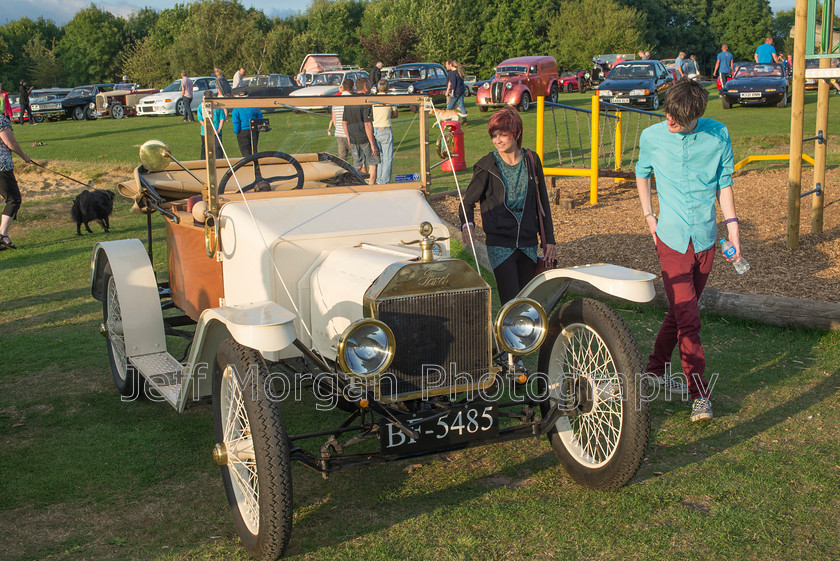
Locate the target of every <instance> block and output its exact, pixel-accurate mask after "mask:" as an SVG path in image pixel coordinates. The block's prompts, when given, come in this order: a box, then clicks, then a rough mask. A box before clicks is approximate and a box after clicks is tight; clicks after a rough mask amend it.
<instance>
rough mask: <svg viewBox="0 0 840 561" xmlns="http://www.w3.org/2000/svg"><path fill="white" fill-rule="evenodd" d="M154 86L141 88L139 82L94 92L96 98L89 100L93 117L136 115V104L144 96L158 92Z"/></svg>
mask: <svg viewBox="0 0 840 561" xmlns="http://www.w3.org/2000/svg"><path fill="white" fill-rule="evenodd" d="M159 91H160V90H158V89H154V88H146V89H141V88H140V84H131V85H130V87H128V88H125V87H124V85H122V87H121V88H120V89H117V90H113V91H110V92H100V93H98V94H96V100H95V101H92V102H91V109H92V110H93V116H94V117H95V118H101V117H111V118H113V119H122V118H123V117H125V116H133V115H137V104H138V103H139V102H140V100H141V99H143V98H144V97H146V96H148V95H151V94H154V93H158V92H159Z"/></svg>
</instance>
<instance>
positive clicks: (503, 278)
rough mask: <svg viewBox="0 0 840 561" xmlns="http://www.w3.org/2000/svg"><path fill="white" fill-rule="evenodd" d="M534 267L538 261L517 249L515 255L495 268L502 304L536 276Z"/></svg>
mask: <svg viewBox="0 0 840 561" xmlns="http://www.w3.org/2000/svg"><path fill="white" fill-rule="evenodd" d="M534 267H536V263H534V262H533V261H531V258H530V257H528V256H527V255H525V254H524V253H523V252H522V251H520V250H518V249H517V250H515V251H514V252H513V255H511V256H510V257H508V258H507V259H505V260H504V261H502V263H501V264H500V265H499V266H498V267H496V268H495V269H493V276H494V277H496V288H497V289H499V301H500V302H501V304H502V305H505V304H506V303H507V302H508V301H510V300H513V298H515V297H516V295H517V294H519V291H520V290H522V288H523V287H524V286H525V285H526V284H528V282H530V280H531V279H532V278H534Z"/></svg>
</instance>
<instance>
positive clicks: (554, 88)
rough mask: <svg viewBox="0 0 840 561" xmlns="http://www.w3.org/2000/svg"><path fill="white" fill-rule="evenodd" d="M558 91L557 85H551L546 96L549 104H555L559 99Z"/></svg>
mask: <svg viewBox="0 0 840 561" xmlns="http://www.w3.org/2000/svg"><path fill="white" fill-rule="evenodd" d="M559 93H560V90H559V89H558V87H557V83H556V82H555V83H554V84H551V92H550V93H549V94H548V101H550V102H551V103H557V99H558V98H559Z"/></svg>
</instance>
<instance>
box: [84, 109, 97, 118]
mask: <svg viewBox="0 0 840 561" xmlns="http://www.w3.org/2000/svg"><path fill="white" fill-rule="evenodd" d="M94 120H96V115H95V114H94V112H93V109H91V108H90V105H86V106H85V121H94Z"/></svg>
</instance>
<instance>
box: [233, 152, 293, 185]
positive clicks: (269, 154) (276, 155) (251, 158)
mask: <svg viewBox="0 0 840 561" xmlns="http://www.w3.org/2000/svg"><path fill="white" fill-rule="evenodd" d="M263 158H277V159H280V160H286V161H287V162H289V163H290V164H292V166H293V167H294V168H295V173H294V175H275V176H273V177H263V176H262V175H261V174H260V162H259V161H260V160H261V159H263ZM251 162H254V181H252V182H251V183H249V184H248V185H243V186H242V191H243V192H245V191H250V190H251V189H253V188H254V187H256V186H257V185H258V184H260V183H262V182H265V183H269V184H271V183H273V182H275V181H288V180H289V179H294V178H295V177H297V184H296V185H295V186H294V187H292V190H294V189H303V180H304V177H303V168H302V167H301V165H300V162H298V161H297V160H296V159H295V158H294V156H291V155H290V154H286V153H285V152H257V153H256V154H251V155H250V156H248V157H246V158H242V159H241V160H239V161H238V162H236V163H235V164H234V165H233V167H232V168H231V169H229V170H227V171H226V172H225V174H224V175H223V176H222V180H221V181H219V187H218V191H219V194H220V195H221V194H223V193H224V192H225V187H226V186H227V183H228V181H230V178H231V177H232V176H233V174H234V173H236V171H237V170H239V169H241V168H243V167H244V166H247V165H248V164H250V163H251Z"/></svg>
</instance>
